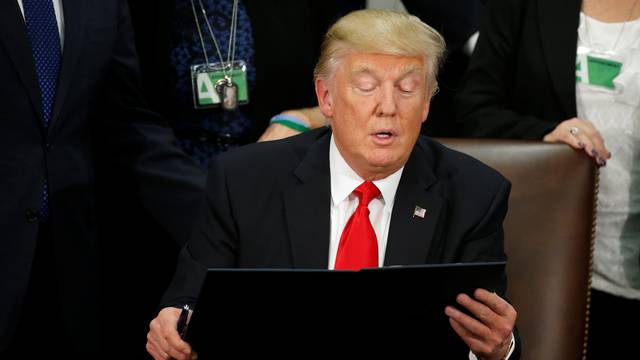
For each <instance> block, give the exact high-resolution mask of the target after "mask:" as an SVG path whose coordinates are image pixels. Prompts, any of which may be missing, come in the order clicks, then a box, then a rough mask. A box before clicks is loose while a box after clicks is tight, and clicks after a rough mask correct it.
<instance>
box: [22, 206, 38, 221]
mask: <svg viewBox="0 0 640 360" xmlns="http://www.w3.org/2000/svg"><path fill="white" fill-rule="evenodd" d="M25 217H26V218H27V222H29V223H35V222H38V220H40V213H39V212H38V211H36V210H33V209H28V210H27V211H26V213H25Z"/></svg>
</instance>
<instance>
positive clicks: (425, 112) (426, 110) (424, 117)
mask: <svg viewBox="0 0 640 360" xmlns="http://www.w3.org/2000/svg"><path fill="white" fill-rule="evenodd" d="M431 99H432V97H429V98H428V99H427V100H426V101H425V102H424V107H423V108H422V122H423V123H424V122H425V121H427V116H428V115H429V108H430V107H431Z"/></svg>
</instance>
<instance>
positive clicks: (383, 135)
mask: <svg viewBox="0 0 640 360" xmlns="http://www.w3.org/2000/svg"><path fill="white" fill-rule="evenodd" d="M376 136H377V137H379V138H381V139H388V138H390V137H391V136H393V134H392V133H391V132H390V131H380V132H377V133H376Z"/></svg>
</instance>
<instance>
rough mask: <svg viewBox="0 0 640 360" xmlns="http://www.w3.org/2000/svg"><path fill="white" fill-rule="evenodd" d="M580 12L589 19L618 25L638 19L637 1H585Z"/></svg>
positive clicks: (639, 10) (639, 14)
mask: <svg viewBox="0 0 640 360" xmlns="http://www.w3.org/2000/svg"><path fill="white" fill-rule="evenodd" d="M582 11H583V12H584V13H585V14H586V15H588V16H589V17H591V18H594V19H596V20H598V21H602V22H608V23H620V22H625V21H629V20H635V19H637V18H638V17H640V6H638V0H599V1H594V0H585V1H583V2H582Z"/></svg>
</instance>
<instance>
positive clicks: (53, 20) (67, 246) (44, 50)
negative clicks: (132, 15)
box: [0, 0, 204, 359]
mask: <svg viewBox="0 0 640 360" xmlns="http://www.w3.org/2000/svg"><path fill="white" fill-rule="evenodd" d="M0 79H2V81H1V83H0V199H2V201H0V234H1V235H0V264H1V265H0V267H1V268H2V270H3V271H2V275H1V276H2V278H1V279H0V294H2V296H0V358H3V359H4V358H9V359H11V358H17V357H19V358H30V357H32V353H34V354H35V353H38V354H41V353H42V351H43V350H44V351H50V353H51V354H60V352H62V353H64V355H65V357H66V358H76V357H78V358H80V357H82V358H98V357H99V356H100V353H101V351H100V350H99V348H100V344H99V343H100V331H101V330H100V324H101V319H100V306H101V304H100V291H101V288H100V281H99V279H100V276H99V275H100V256H99V254H100V250H101V246H100V244H98V242H97V240H96V212H97V207H96V201H95V199H94V191H93V189H94V185H95V176H94V168H95V164H94V161H93V151H92V150H93V148H94V147H95V146H103V145H106V146H109V151H110V152H111V155H112V156H113V158H114V159H116V161H119V162H122V163H125V164H127V166H128V167H130V168H132V169H133V170H134V171H135V173H136V174H137V175H138V180H139V186H140V192H141V195H142V197H143V199H144V200H145V202H146V204H147V206H148V207H149V209H151V210H153V211H154V214H155V216H156V217H157V218H158V219H159V220H161V221H160V222H161V223H162V224H164V225H165V226H166V229H167V231H168V232H170V233H171V234H173V235H174V237H175V238H176V239H178V240H179V239H180V237H181V236H182V234H184V233H185V232H186V231H185V228H187V227H188V226H191V218H193V217H194V216H193V215H194V214H193V213H192V212H190V211H189V209H191V208H197V204H198V201H199V199H200V198H201V196H202V192H201V190H202V188H203V186H204V180H203V179H204V176H203V174H201V173H200V172H199V171H198V170H197V168H196V167H195V166H194V165H193V164H192V162H191V160H190V159H189V158H187V157H186V156H185V155H183V154H182V153H181V152H180V151H178V150H177V149H176V148H174V147H173V146H172V145H171V142H172V139H173V137H172V133H171V131H169V130H168V128H167V127H166V126H164V125H163V123H162V121H160V119H159V118H157V117H156V116H155V115H153V114H152V113H150V112H148V111H146V110H145V105H144V102H143V101H142V98H141V97H140V96H139V93H138V88H139V84H138V69H137V60H136V55H135V51H134V42H133V33H132V29H131V25H130V21H129V16H128V11H127V4H126V2H125V1H124V0H122V1H120V0H110V1H98V0H53V1H52V0H17V1H16V0H7V1H2V2H0ZM98 115H99V116H98ZM99 118H100V119H102V121H99V120H98V119H99ZM97 140H100V141H97ZM169 188H170V189H172V190H171V192H167V191H166V190H167V189H169ZM172 195H175V196H172ZM122 251H127V250H126V248H125V249H122ZM112 261H115V262H117V258H115V259H112ZM114 305H116V304H109V306H110V307H113V306H114ZM61 348H62V349H64V350H62V351H61V350H60V349H61ZM47 349H50V350H47ZM52 356H54V355H52Z"/></svg>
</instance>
